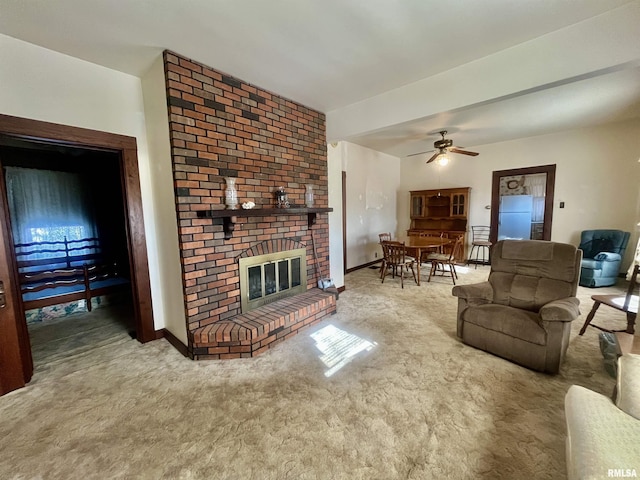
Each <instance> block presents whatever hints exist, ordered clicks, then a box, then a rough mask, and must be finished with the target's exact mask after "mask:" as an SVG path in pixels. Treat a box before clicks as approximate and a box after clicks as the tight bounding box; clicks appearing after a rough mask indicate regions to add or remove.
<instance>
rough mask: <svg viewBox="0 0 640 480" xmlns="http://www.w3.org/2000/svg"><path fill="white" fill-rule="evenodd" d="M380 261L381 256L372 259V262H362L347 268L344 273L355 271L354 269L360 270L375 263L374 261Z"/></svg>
mask: <svg viewBox="0 0 640 480" xmlns="http://www.w3.org/2000/svg"><path fill="white" fill-rule="evenodd" d="M380 262H382V259H381V258H380V259H378V260H373V261H372V262H367V263H363V264H362V265H358V266H357V267H351V268H347V270H346V271H345V273H351V272H355V271H356V270H361V269H363V268H367V267H370V266H371V265H375V264H376V263H380Z"/></svg>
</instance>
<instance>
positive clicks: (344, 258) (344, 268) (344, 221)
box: [342, 171, 347, 273]
mask: <svg viewBox="0 0 640 480" xmlns="http://www.w3.org/2000/svg"><path fill="white" fill-rule="evenodd" d="M342 273H347V172H344V171H343V172H342Z"/></svg>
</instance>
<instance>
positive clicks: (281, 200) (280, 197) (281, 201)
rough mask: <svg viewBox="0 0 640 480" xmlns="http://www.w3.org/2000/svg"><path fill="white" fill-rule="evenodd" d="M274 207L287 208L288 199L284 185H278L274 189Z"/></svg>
mask: <svg viewBox="0 0 640 480" xmlns="http://www.w3.org/2000/svg"><path fill="white" fill-rule="evenodd" d="M276 208H289V200H288V199H287V192H285V191H284V187H278V189H277V190H276Z"/></svg>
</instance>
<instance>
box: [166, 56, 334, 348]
mask: <svg viewBox="0 0 640 480" xmlns="http://www.w3.org/2000/svg"><path fill="white" fill-rule="evenodd" d="M164 65H165V80H166V91H167V104H168V109H169V134H170V141H171V157H172V166H173V178H174V191H175V200H176V213H177V221H178V235H179V247H180V260H181V265H182V280H183V287H184V297H185V314H186V319H187V328H188V339H189V345H188V350H189V353H190V355H191V357H192V358H194V359H205V358H237V357H247V356H254V355H257V354H259V353H262V352H263V351H264V350H265V349H267V348H269V347H271V346H273V345H274V344H276V343H278V342H279V341H281V340H284V339H285V338H287V337H288V336H290V335H293V334H295V333H297V332H298V331H299V329H300V328H301V327H304V326H307V325H310V324H312V323H315V322H318V321H320V320H321V319H322V318H324V316H326V315H329V314H331V313H334V312H335V309H336V305H335V298H334V297H333V295H331V294H328V293H325V292H322V291H321V290H319V289H317V288H313V287H315V286H317V284H318V279H319V276H327V275H328V274H329V227H328V215H327V213H326V210H327V207H328V205H327V203H328V196H327V191H328V186H327V152H326V134H325V117H324V114H322V113H320V112H317V111H314V110H312V109H309V108H307V107H304V106H302V105H300V104H297V103H295V102H292V101H291V100H288V99H286V98H283V97H281V96H279V95H276V94H274V93H271V92H268V91H266V90H263V89H261V88H258V87H256V86H254V85H250V84H248V83H246V82H243V81H241V80H239V79H237V78H234V77H231V76H229V75H226V74H224V73H221V72H218V71H216V70H214V69H212V68H210V67H207V66H205V65H202V64H199V63H197V62H194V61H192V60H189V59H187V58H184V57H182V56H180V55H178V54H176V53H173V52H169V51H165V52H164ZM225 177H235V178H237V181H236V188H237V190H238V199H239V201H240V203H242V202H247V201H252V202H254V203H255V204H256V207H255V210H254V211H253V212H251V215H250V216H245V215H243V213H247V212H243V211H235V210H234V211H228V210H227V211H225V212H221V210H224V190H225V186H226V184H225V180H224V178H225ZM307 184H311V185H313V190H314V196H315V201H314V207H316V210H313V209H312V210H309V209H306V208H304V193H305V185H307ZM280 186H283V187H284V188H285V190H286V192H287V195H288V199H289V202H290V203H291V206H292V208H291V209H288V210H287V211H286V212H285V211H284V210H283V211H282V212H280V211H278V210H275V209H274V208H273V207H274V204H275V199H274V192H275V191H276V189H277V188H278V187H280ZM212 210H213V211H214V212H213V213H217V214H224V215H226V214H227V213H236V212H237V214H238V215H237V216H235V215H234V216H229V215H227V216H219V215H218V216H215V215H210V216H205V215H203V214H205V213H207V212H209V213H211V211H212ZM285 210H286V209H285ZM312 230H313V239H312ZM314 243H315V247H316V254H317V263H316V258H315V257H316V256H315V255H314V251H313V244H314ZM296 248H304V249H306V266H307V269H306V275H307V288H308V290H307V291H306V292H305V293H302V294H299V295H296V296H294V297H290V298H286V299H283V300H278V301H276V302H274V303H271V304H269V305H265V306H264V307H260V308H258V309H256V310H252V311H251V312H248V313H244V314H243V313H242V312H241V299H240V277H239V268H238V263H239V259H240V258H244V257H247V256H252V255H258V254H260V253H277V252H283V251H287V250H293V249H296Z"/></svg>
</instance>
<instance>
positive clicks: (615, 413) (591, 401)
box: [564, 354, 640, 480]
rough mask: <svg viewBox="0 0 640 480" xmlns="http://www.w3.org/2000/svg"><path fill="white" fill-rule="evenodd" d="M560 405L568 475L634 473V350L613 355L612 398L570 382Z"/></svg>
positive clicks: (637, 389)
mask: <svg viewBox="0 0 640 480" xmlns="http://www.w3.org/2000/svg"><path fill="white" fill-rule="evenodd" d="M564 405H565V416H566V420H567V444H566V448H567V475H568V478H569V480H574V479H575V480H577V479H601V478H602V479H604V478H616V477H617V478H640V355H631V354H629V355H623V356H621V357H620V358H619V359H618V373H617V384H616V393H615V402H614V401H612V400H611V399H610V398H609V397H606V396H604V395H601V394H599V393H596V392H593V391H591V390H589V389H586V388H584V387H581V386H578V385H572V386H571V387H570V388H569V390H568V391H567V394H566V396H565V401H564Z"/></svg>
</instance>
